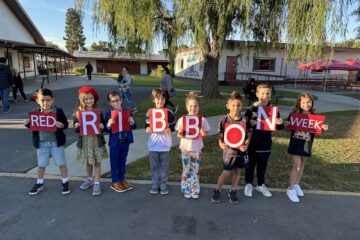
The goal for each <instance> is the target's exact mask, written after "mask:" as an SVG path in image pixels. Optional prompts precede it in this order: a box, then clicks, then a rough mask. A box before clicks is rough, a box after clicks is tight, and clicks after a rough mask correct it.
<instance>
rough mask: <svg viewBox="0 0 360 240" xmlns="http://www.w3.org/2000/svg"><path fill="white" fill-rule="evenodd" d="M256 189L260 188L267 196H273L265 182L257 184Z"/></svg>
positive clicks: (259, 190)
mask: <svg viewBox="0 0 360 240" xmlns="http://www.w3.org/2000/svg"><path fill="white" fill-rule="evenodd" d="M256 190H258V192H261V193H262V195H264V196H265V197H271V196H272V194H271V192H270V191H269V190H268V189H267V187H266V186H265V184H263V185H261V186H257V187H256Z"/></svg>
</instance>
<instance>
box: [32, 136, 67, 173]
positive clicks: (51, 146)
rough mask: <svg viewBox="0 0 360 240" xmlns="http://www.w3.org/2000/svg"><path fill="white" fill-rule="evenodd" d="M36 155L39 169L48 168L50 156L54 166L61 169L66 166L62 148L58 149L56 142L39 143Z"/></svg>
mask: <svg viewBox="0 0 360 240" xmlns="http://www.w3.org/2000/svg"><path fill="white" fill-rule="evenodd" d="M36 154H37V160H38V166H39V167H46V166H48V165H49V159H50V156H52V158H53V159H54V162H55V164H56V166H59V167H62V166H65V165H66V161H65V151H64V146H61V147H58V146H57V143H56V141H54V142H40V146H39V148H38V149H37V150H36Z"/></svg>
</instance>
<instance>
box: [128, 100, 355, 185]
mask: <svg viewBox="0 0 360 240" xmlns="http://www.w3.org/2000/svg"><path fill="white" fill-rule="evenodd" d="M219 101H221V100H219ZM219 103H220V102H219ZM203 108H204V107H203ZM221 109H223V108H221ZM221 109H219V111H221ZM181 111H184V110H181ZM204 115H205V114H204ZM324 115H326V116H327V122H328V124H329V131H327V132H325V133H323V134H322V135H320V136H318V137H317V138H316V139H315V142H314V146H313V156H312V157H311V158H310V159H308V161H307V163H306V166H305V171H304V176H303V179H302V183H301V184H302V186H303V187H304V189H321V190H336V191H353V192H360V175H359V172H360V151H359V139H360V111H346V112H335V113H325V114H324ZM289 136H290V132H286V131H277V132H275V133H274V136H273V148H272V155H271V157H270V161H269V167H268V171H267V185H268V186H269V187H278V188H286V187H287V185H288V177H289V171H290V169H291V160H290V158H289V155H288V154H287V152H286V151H287V145H288V142H289ZM204 142H205V143H204V145H205V148H204V149H203V156H202V164H201V167H200V181H201V182H202V183H216V181H217V177H218V176H219V174H220V173H221V171H222V151H221V150H220V148H219V146H218V144H217V136H216V135H213V136H210V137H207V138H205V140H204ZM170 156H171V159H170V171H169V177H170V181H177V182H179V181H180V180H179V179H180V176H181V172H182V167H181V159H180V154H179V150H178V147H173V148H172V149H171V153H170ZM127 178H129V179H150V169H149V159H148V157H145V158H142V159H139V160H138V161H136V162H134V163H131V164H130V165H128V167H127ZM227 183H228V184H229V183H230V182H229V181H228V182H227ZM240 184H241V185H243V184H244V181H243V174H242V179H241V181H240Z"/></svg>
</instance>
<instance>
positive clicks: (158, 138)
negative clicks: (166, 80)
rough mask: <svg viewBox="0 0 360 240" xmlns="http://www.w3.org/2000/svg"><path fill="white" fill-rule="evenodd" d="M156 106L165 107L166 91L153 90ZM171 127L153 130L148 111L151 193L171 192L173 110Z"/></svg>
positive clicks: (147, 126) (170, 118)
mask: <svg viewBox="0 0 360 240" xmlns="http://www.w3.org/2000/svg"><path fill="white" fill-rule="evenodd" d="M151 97H152V100H153V102H154V104H155V108H164V105H165V91H164V90H162V89H153V90H152V92H151ZM168 124H169V127H168V128H166V129H165V130H164V131H163V132H153V130H152V129H151V127H150V110H149V111H148V112H147V113H146V120H145V131H146V133H148V134H149V140H148V149H149V157H150V171H151V181H152V184H151V189H150V194H158V193H159V189H160V194H161V195H166V194H169V190H168V188H167V181H168V175H169V159H170V148H171V145H172V140H171V132H172V131H174V126H175V120H174V114H173V112H172V111H170V110H168Z"/></svg>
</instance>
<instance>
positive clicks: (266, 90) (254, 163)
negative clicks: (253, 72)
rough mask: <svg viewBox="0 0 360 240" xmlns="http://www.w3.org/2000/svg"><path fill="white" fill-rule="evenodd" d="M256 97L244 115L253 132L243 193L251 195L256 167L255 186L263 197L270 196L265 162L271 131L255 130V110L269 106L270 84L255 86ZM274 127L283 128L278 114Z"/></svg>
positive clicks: (268, 154) (267, 155)
mask: <svg viewBox="0 0 360 240" xmlns="http://www.w3.org/2000/svg"><path fill="white" fill-rule="evenodd" d="M256 97H257V98H258V101H257V102H255V103H254V104H253V105H251V106H250V107H249V109H248V110H247V111H246V113H245V116H246V117H247V118H248V119H251V120H250V123H251V126H252V128H253V134H252V136H251V141H250V144H249V148H248V153H249V165H248V166H247V167H246V168H245V182H246V185H245V189H244V195H245V196H247V197H252V192H253V185H252V182H253V180H254V172H255V167H256V175H257V183H258V185H257V187H256V190H257V191H259V192H260V193H261V194H262V195H264V196H265V197H271V196H272V194H271V192H270V191H269V190H268V189H267V187H266V186H265V173H266V168H267V162H268V160H269V158H270V153H271V145H272V140H271V136H272V132H271V131H264V130H256V122H257V111H258V107H259V106H270V105H271V104H270V99H271V86H269V85H267V84H259V85H258V86H257V88H256ZM276 128H277V129H283V128H284V125H283V120H282V119H281V118H280V114H279V113H278V116H277V118H276Z"/></svg>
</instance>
